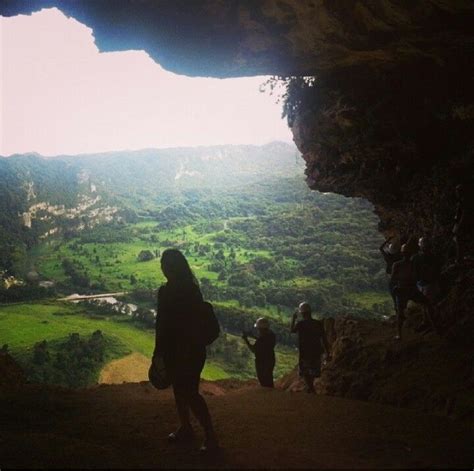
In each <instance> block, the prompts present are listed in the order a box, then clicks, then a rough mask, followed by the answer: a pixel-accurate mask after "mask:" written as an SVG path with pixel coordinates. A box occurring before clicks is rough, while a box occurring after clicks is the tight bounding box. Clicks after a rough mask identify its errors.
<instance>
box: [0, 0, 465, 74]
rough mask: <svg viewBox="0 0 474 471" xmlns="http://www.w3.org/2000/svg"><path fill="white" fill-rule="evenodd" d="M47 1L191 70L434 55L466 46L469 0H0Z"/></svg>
mask: <svg viewBox="0 0 474 471" xmlns="http://www.w3.org/2000/svg"><path fill="white" fill-rule="evenodd" d="M51 7H57V8H59V9H60V10H61V11H63V12H64V13H65V14H66V15H68V16H71V17H73V18H76V19H77V20H78V21H80V22H81V23H84V24H86V25H87V26H89V27H90V28H92V30H93V34H94V37H95V41H96V44H97V46H98V48H99V49H100V50H101V51H121V50H133V49H144V50H145V51H147V53H148V54H149V55H150V56H151V57H152V58H153V59H154V60H155V61H156V62H158V63H159V64H161V65H162V66H163V67H165V68H166V69H168V70H170V71H173V72H177V73H180V74H186V75H190V76H194V75H196V76H214V77H231V76H246V75H258V74H271V75H315V74H318V73H324V72H325V71H331V70H334V69H337V68H346V67H351V66H356V65H363V66H367V67H386V68H390V67H394V66H396V65H398V64H400V63H401V62H410V61H416V60H418V59H420V58H422V57H423V58H426V57H428V58H430V59H431V60H433V61H437V62H438V63H442V62H443V61H444V60H445V59H446V57H447V56H449V54H450V52H451V51H452V50H453V49H456V48H459V46H460V45H461V44H462V45H463V47H465V45H466V44H468V43H470V44H471V46H472V45H473V37H472V25H473V19H474V2H472V1H462V0H456V1H453V0H451V1H450V0H445V1H444V0H419V1H412V0H358V1H353V0H80V1H78V0H3V1H2V2H1V4H0V14H1V15H3V16H12V15H17V14H29V13H31V12H34V11H38V10H40V9H42V8H51ZM471 50H472V49H471Z"/></svg>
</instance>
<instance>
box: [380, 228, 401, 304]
mask: <svg viewBox="0 0 474 471" xmlns="http://www.w3.org/2000/svg"><path fill="white" fill-rule="evenodd" d="M379 250H380V253H381V254H382V257H383V258H384V260H385V273H386V274H387V275H388V276H389V281H388V291H389V293H390V296H391V297H392V300H393V305H394V307H395V311H396V310H397V306H396V303H395V294H394V292H393V288H394V286H393V284H392V282H391V279H390V275H391V273H392V266H393V264H394V263H395V262H398V261H400V260H401V259H402V254H401V252H400V242H399V240H398V239H394V237H389V238H388V239H387V240H385V241H384V242H383V243H382V245H381V246H380V247H379Z"/></svg>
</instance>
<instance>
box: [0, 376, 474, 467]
mask: <svg viewBox="0 0 474 471" xmlns="http://www.w3.org/2000/svg"><path fill="white" fill-rule="evenodd" d="M203 389H204V391H205V393H206V400H207V401H208V404H209V407H210V409H211V413H212V415H213V418H214V421H215V426H216V429H217V432H218V435H219V438H220V443H221V446H222V449H221V450H220V451H219V453H217V454H216V455H215V456H212V457H205V456H200V455H199V453H198V452H197V451H196V450H197V448H198V446H199V442H197V443H195V444H194V445H193V446H188V447H179V446H176V445H169V444H168V443H167V440H166V436H167V434H168V433H169V432H171V431H173V430H175V428H176V416H175V409H174V402H173V398H172V394H171V391H169V390H167V391H156V390H154V389H153V388H152V387H151V386H150V384H149V383H145V382H143V383H135V384H123V385H102V386H98V387H95V388H92V389H88V390H82V391H71V390H65V389H58V388H43V387H40V386H33V385H29V386H27V387H23V388H22V389H17V390H11V391H1V392H0V400H1V404H2V407H1V409H0V467H1V468H106V469H111V468H285V469H288V468H453V467H462V468H471V467H472V464H473V462H474V460H473V456H472V447H471V444H472V443H473V441H472V438H473V436H472V429H470V428H469V427H468V426H467V425H465V424H461V423H457V422H453V421H452V420H451V419H449V418H446V417H441V416H434V415H426V414H422V413H418V412H416V411H411V410H406V409H397V408H394V407H390V406H385V405H380V404H372V403H367V402H361V401H353V400H347V399H341V398H336V397H329V396H312V395H307V394H305V393H289V392H285V391H282V390H264V389H261V388H257V387H252V386H248V387H246V388H244V389H238V390H232V391H228V392H226V393H225V394H222V391H221V390H220V389H218V388H215V390H213V386H212V385H211V383H208V384H207V385H206V384H204V387H203Z"/></svg>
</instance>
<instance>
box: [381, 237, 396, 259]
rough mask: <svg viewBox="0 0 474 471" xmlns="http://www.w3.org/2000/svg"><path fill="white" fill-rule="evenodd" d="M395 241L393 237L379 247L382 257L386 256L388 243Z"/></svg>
mask: <svg viewBox="0 0 474 471" xmlns="http://www.w3.org/2000/svg"><path fill="white" fill-rule="evenodd" d="M392 239H393V237H389V238H388V239H387V240H384V241H383V242H382V245H381V246H380V247H379V250H380V252H382V255H385V247H387V245H388V243H389V242H390V241H391V240H392Z"/></svg>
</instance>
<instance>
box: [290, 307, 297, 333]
mask: <svg viewBox="0 0 474 471" xmlns="http://www.w3.org/2000/svg"><path fill="white" fill-rule="evenodd" d="M297 317H298V311H295V312H294V313H293V317H292V318H291V326H290V331H291V333H292V334H296V332H297V330H298V329H297V328H296V318H297Z"/></svg>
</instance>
